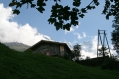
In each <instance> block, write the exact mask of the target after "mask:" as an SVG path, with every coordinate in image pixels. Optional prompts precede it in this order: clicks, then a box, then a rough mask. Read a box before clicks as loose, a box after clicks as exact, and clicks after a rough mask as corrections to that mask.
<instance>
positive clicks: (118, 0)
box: [9, 0, 119, 30]
mask: <svg viewBox="0 0 119 79" xmlns="http://www.w3.org/2000/svg"><path fill="white" fill-rule="evenodd" d="M35 1H37V2H35ZM47 1H48V0H12V1H11V2H10V4H9V6H10V7H13V6H15V9H14V10H13V14H17V15H18V14H19V13H20V10H19V8H21V7H22V6H23V5H24V4H27V7H29V6H30V7H31V8H35V9H36V10H38V11H39V12H40V13H43V12H44V11H45V8H44V6H47ZM50 1H54V2H55V4H54V5H52V9H51V16H50V18H49V19H48V22H49V24H54V26H55V27H56V30H59V29H63V30H65V29H66V30H70V27H71V26H72V25H73V26H76V25H78V19H79V18H83V17H84V16H85V13H87V11H88V10H92V9H95V8H96V6H98V5H99V4H101V3H99V0H92V1H91V2H90V3H89V4H88V5H87V6H86V7H84V8H81V9H79V7H80V5H81V3H82V1H81V0H72V5H73V7H72V8H71V7H70V6H68V5H66V6H63V5H60V4H59V2H61V1H62V0H50ZM102 14H104V15H105V16H106V19H109V16H118V15H119V0H105V5H104V9H103V10H102Z"/></svg>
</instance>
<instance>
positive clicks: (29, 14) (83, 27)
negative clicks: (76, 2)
mask: <svg viewBox="0 0 119 79" xmlns="http://www.w3.org/2000/svg"><path fill="white" fill-rule="evenodd" d="M10 1H11V0H0V42H3V43H4V42H20V43H23V44H26V45H29V46H32V45H34V44H35V43H37V42H39V41H40V40H42V39H43V40H51V41H57V42H65V43H67V44H68V46H69V47H70V48H71V49H72V48H73V45H75V44H81V45H82V51H81V52H82V55H85V56H89V57H95V56H96V52H97V36H98V29H100V30H106V34H107V39H108V42H109V45H110V48H111V53H113V54H115V51H114V50H112V49H113V46H112V44H111V32H112V31H113V28H112V24H113V22H112V21H113V17H110V19H109V20H106V18H105V15H103V14H101V13H102V10H103V7H104V4H105V3H104V1H103V0H100V3H101V4H100V5H99V6H98V7H96V9H94V10H91V11H88V13H86V14H85V17H84V18H79V20H78V21H79V25H77V26H72V27H71V28H70V31H66V30H62V29H60V30H58V31H57V30H56V28H55V26H53V25H51V24H49V23H48V21H47V20H48V18H49V17H50V14H51V12H50V10H51V6H52V5H53V1H52V0H49V1H48V2H47V6H46V7H45V9H46V10H45V12H44V13H43V14H42V13H39V12H38V11H37V10H36V9H31V8H30V7H29V8H28V9H27V6H26V5H24V6H23V7H22V8H20V11H21V13H20V14H19V15H13V14H12V10H13V8H14V7H12V8H11V7H9V6H8V5H9V3H10ZM61 1H62V2H60V4H62V5H69V6H70V7H72V1H67V0H61ZM90 2H91V0H88V1H87V0H83V1H82V4H81V7H80V8H82V7H85V6H86V5H88V4H89V3H90Z"/></svg>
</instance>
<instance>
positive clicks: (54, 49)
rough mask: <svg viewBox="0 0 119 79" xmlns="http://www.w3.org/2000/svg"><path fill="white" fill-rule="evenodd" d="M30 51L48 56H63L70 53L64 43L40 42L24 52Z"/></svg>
mask: <svg viewBox="0 0 119 79" xmlns="http://www.w3.org/2000/svg"><path fill="white" fill-rule="evenodd" d="M28 50H31V51H32V52H34V53H42V54H46V55H48V56H64V55H69V54H70V53H71V50H70V48H69V47H68V46H67V44H66V43H60V42H53V41H45V40H41V41H40V42H38V43H36V44H35V45H33V46H32V47H30V48H29V49H27V50H26V51H28Z"/></svg>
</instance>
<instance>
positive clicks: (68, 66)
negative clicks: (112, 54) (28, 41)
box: [0, 43, 119, 79]
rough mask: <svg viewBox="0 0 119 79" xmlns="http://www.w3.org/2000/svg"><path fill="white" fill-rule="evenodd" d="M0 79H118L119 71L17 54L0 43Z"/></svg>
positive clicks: (28, 54) (33, 55) (58, 59)
mask: <svg viewBox="0 0 119 79" xmlns="http://www.w3.org/2000/svg"><path fill="white" fill-rule="evenodd" d="M0 79H119V71H116V70H113V71H111V70H102V69H101V68H93V67H87V66H83V65H79V64H77V63H74V62H72V61H68V60H65V59H61V58H56V57H48V56H44V55H40V54H33V53H22V52H17V51H14V50H11V49H9V48H8V47H6V46H5V45H3V44H1V43H0Z"/></svg>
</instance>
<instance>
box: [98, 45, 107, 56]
mask: <svg viewBox="0 0 119 79" xmlns="http://www.w3.org/2000/svg"><path fill="white" fill-rule="evenodd" d="M107 49H108V48H106V47H101V48H100V49H98V50H99V52H100V53H99V55H100V56H103V57H105V56H108V54H109V53H108V52H107Z"/></svg>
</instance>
